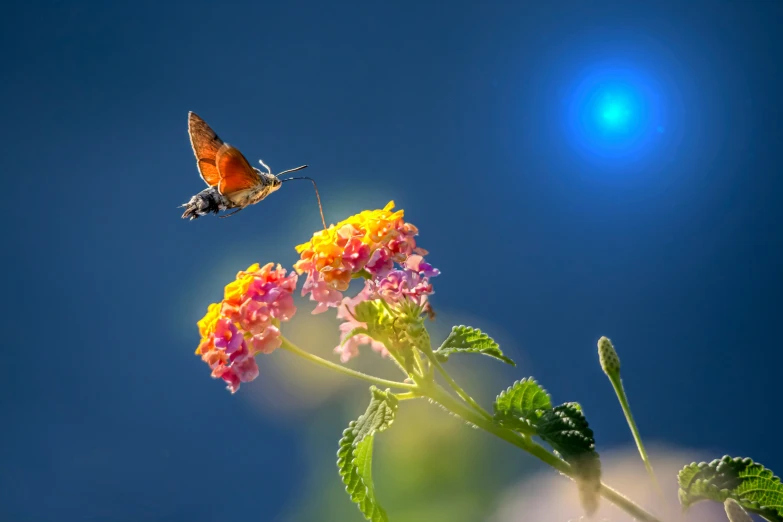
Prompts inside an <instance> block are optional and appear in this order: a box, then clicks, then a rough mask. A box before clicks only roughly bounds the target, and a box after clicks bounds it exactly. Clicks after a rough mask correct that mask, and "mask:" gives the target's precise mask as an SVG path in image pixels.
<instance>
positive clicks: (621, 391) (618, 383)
mask: <svg viewBox="0 0 783 522" xmlns="http://www.w3.org/2000/svg"><path fill="white" fill-rule="evenodd" d="M607 376H608V377H609V381H610V382H611V383H612V387H613V388H614V391H615V393H616V394H617V399H618V400H619V401H620V406H621V407H622V408H623V413H624V414H625V420H626V421H628V426H629V427H630V428H631V433H632V434H633V438H634V440H635V441H636V447H637V448H638V449H639V455H641V457H642V462H644V467H645V469H647V474H648V475H650V479H651V480H652V483H653V486H654V487H655V489H656V491H657V492H658V494H659V495H660V496H661V497H663V490H662V489H661V486H660V484H658V478H657V477H656V476H655V472H654V471H653V468H652V464H651V463H650V457H648V456H647V451H646V450H645V449H644V444H642V436H641V435H640V434H639V429H638V428H637V427H636V422H635V421H634V420H633V414H632V413H631V405H630V404H629V403H628V397H627V396H626V395H625V388H624V387H623V381H622V379H620V372H612V373H607Z"/></svg>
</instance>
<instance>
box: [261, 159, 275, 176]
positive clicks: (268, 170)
mask: <svg viewBox="0 0 783 522" xmlns="http://www.w3.org/2000/svg"><path fill="white" fill-rule="evenodd" d="M258 162H259V163H260V164H261V166H262V167H264V168H265V169H266V171H267V173H268V174H271V173H272V169H270V168H269V165H267V164H266V163H264V160H262V159H260V160H258Z"/></svg>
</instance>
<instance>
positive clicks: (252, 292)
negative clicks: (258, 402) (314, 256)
mask: <svg viewBox="0 0 783 522" xmlns="http://www.w3.org/2000/svg"><path fill="white" fill-rule="evenodd" d="M297 277H298V276H297V275H296V274H295V273H293V272H292V273H290V274H288V275H286V270H285V269H284V268H282V267H281V266H280V265H277V267H276V268H274V265H273V264H272V263H269V264H267V265H265V266H263V267H259V265H258V264H254V265H252V266H250V267H249V268H248V269H247V270H246V271H244V272H239V273H238V274H237V278H236V280H235V281H232V282H231V283H229V284H228V285H227V286H226V288H225V294H224V298H223V301H221V302H220V303H213V304H211V305H210V306H209V309H208V311H207V314H206V315H205V316H204V318H203V319H202V320H201V321H199V323H198V327H199V332H200V333H201V343H200V344H199V347H198V349H197V350H196V354H197V355H201V358H202V360H204V362H206V363H207V364H208V365H209V367H210V368H211V369H212V377H214V378H220V379H223V380H224V381H225V382H226V383H227V385H228V389H229V390H231V393H235V392H236V391H237V390H238V389H239V385H240V383H243V382H250V381H252V380H253V379H255V378H256V377H258V365H257V364H256V360H255V356H256V355H258V354H259V353H270V352H272V351H273V350H275V349H276V348H278V347H279V346H280V344H281V339H280V330H279V328H278V326H279V324H280V322H281V321H288V320H289V319H291V317H293V316H294V314H295V313H296V306H295V305H294V300H293V296H292V294H293V291H294V290H295V289H296V282H297Z"/></svg>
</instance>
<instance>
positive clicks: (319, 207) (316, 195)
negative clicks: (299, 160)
mask: <svg viewBox="0 0 783 522" xmlns="http://www.w3.org/2000/svg"><path fill="white" fill-rule="evenodd" d="M306 166H307V165H302V166H301V167H297V168H295V169H291V170H286V171H284V172H281V173H280V174H285V173H286V172H293V171H295V170H301V169H303V168H305V167H306ZM280 174H278V176H279V175H280ZM295 179H307V180H310V182H311V183H312V184H313V188H314V189H315V197H316V198H318V210H319V211H320V212H321V223H323V225H324V230H326V219H324V207H323V206H321V195H320V194H319V193H318V185H316V184H315V180H314V179H313V178H308V177H307V176H298V177H295V178H286V179H281V180H280V181H281V182H286V181H293V180H295Z"/></svg>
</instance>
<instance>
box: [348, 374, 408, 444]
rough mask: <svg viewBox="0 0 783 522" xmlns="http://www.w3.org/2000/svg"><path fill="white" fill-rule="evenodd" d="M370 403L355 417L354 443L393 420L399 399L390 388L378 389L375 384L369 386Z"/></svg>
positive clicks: (386, 426) (384, 427)
mask: <svg viewBox="0 0 783 522" xmlns="http://www.w3.org/2000/svg"><path fill="white" fill-rule="evenodd" d="M370 395H371V397H370V404H369V405H368V406H367V410H366V411H365V412H364V414H363V415H361V416H360V417H359V418H358V419H356V426H355V428H354V429H355V430H356V443H357V444H358V443H359V442H361V441H362V439H363V438H364V437H366V436H368V435H373V434H375V432H376V431H384V430H385V429H386V428H388V427H389V426H391V424H392V422H394V415H395V414H396V413H397V407H398V406H399V401H398V400H397V397H395V396H394V394H393V393H392V392H391V391H390V390H386V391H383V390H379V389H378V388H376V387H375V386H370Z"/></svg>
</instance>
